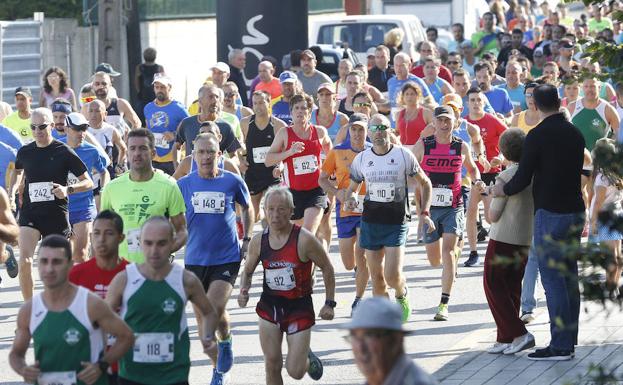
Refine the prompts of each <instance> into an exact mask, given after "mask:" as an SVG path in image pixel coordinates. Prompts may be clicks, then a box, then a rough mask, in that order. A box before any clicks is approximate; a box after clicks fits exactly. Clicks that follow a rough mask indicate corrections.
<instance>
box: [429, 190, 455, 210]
mask: <svg viewBox="0 0 623 385" xmlns="http://www.w3.org/2000/svg"><path fill="white" fill-rule="evenodd" d="M431 206H437V207H448V206H452V190H451V189H449V188H441V187H433V196H432V203H431Z"/></svg>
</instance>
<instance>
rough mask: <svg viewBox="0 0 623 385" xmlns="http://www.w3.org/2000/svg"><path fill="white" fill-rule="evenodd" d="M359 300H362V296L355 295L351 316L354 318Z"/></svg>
mask: <svg viewBox="0 0 623 385" xmlns="http://www.w3.org/2000/svg"><path fill="white" fill-rule="evenodd" d="M359 302H361V298H359V297H355V300H354V301H353V304H352V305H351V307H350V318H353V313H355V308H356V307H357V305H359Z"/></svg>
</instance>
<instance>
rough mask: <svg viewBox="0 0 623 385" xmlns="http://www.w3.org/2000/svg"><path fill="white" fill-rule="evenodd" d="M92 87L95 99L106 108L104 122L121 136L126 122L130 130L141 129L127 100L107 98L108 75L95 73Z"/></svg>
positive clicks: (124, 130) (108, 89)
mask: <svg viewBox="0 0 623 385" xmlns="http://www.w3.org/2000/svg"><path fill="white" fill-rule="evenodd" d="M92 87H93V91H94V92H95V96H97V99H99V100H101V101H102V102H104V105H105V106H106V122H108V123H110V124H112V125H113V126H114V127H115V128H116V129H117V130H119V132H120V133H122V134H125V133H126V121H127V122H128V123H129V124H130V128H132V129H135V128H139V127H141V120H140V119H139V117H138V115H136V112H134V110H133V109H132V106H131V105H130V103H129V102H128V101H127V100H125V99H122V98H118V97H114V98H112V97H110V96H109V92H110V89H111V88H112V82H111V80H110V75H109V74H107V73H106V72H96V73H95V75H93V82H92ZM124 136H125V135H124Z"/></svg>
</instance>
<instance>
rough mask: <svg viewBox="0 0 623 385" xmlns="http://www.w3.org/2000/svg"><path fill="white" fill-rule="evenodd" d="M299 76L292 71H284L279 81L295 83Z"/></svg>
mask: <svg viewBox="0 0 623 385" xmlns="http://www.w3.org/2000/svg"><path fill="white" fill-rule="evenodd" d="M297 80H299V77H298V76H296V74H295V73H294V72H292V71H283V72H282V73H281V75H279V83H295V82H296V81H297Z"/></svg>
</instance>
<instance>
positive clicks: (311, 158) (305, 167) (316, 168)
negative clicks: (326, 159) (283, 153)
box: [284, 125, 322, 191]
mask: <svg viewBox="0 0 623 385" xmlns="http://www.w3.org/2000/svg"><path fill="white" fill-rule="evenodd" d="M310 127H311V134H310V136H309V139H301V138H299V137H298V135H296V134H295V133H294V130H293V129H292V127H288V128H287V132H288V144H287V146H286V150H288V149H290V147H292V143H294V142H303V144H305V149H304V150H303V152H301V153H298V154H296V155H293V156H291V157H289V158H288V159H286V160H285V161H284V163H285V165H286V170H287V172H286V175H285V180H286V184H287V185H288V186H289V187H290V188H291V189H292V190H297V191H309V190H313V189H315V188H318V187H320V185H319V184H318V177H319V176H320V152H321V151H322V146H321V145H320V140H318V130H317V129H316V127H315V126H314V125H310Z"/></svg>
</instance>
